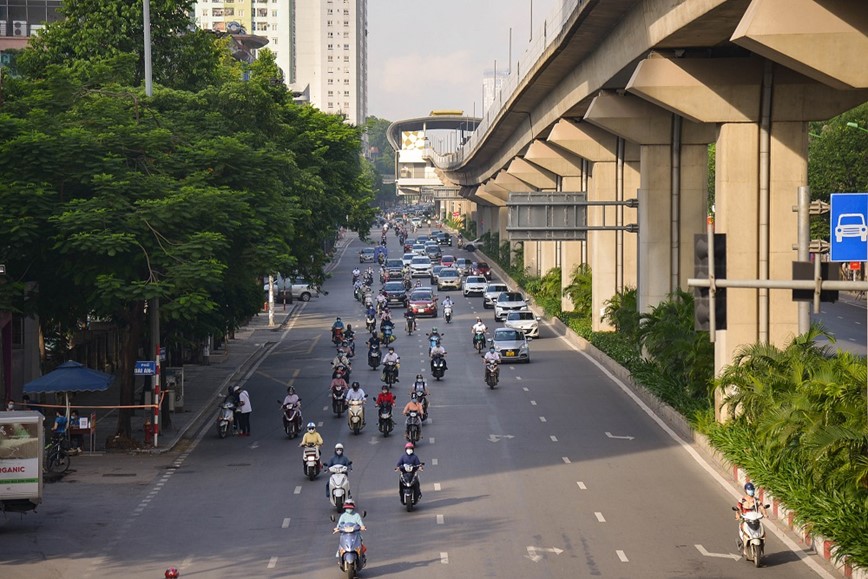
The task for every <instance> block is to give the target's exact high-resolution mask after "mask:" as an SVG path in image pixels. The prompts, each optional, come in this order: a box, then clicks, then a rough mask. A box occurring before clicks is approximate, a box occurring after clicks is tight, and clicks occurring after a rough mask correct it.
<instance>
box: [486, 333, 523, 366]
mask: <svg viewBox="0 0 868 579" xmlns="http://www.w3.org/2000/svg"><path fill="white" fill-rule="evenodd" d="M492 342H493V344H494V349H495V351H497V352H498V353H499V354H500V361H501V363H509V362H512V361H515V360H517V361H520V362H530V348H529V347H528V345H527V338H526V337H525V336H524V332H522V331H521V330H514V329H513V328H497V329H496V330H494V337H493V338H492Z"/></svg>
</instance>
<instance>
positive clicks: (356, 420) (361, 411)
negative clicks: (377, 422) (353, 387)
mask: <svg viewBox="0 0 868 579" xmlns="http://www.w3.org/2000/svg"><path fill="white" fill-rule="evenodd" d="M348 404H349V410H348V412H347V425H349V427H350V430H352V431H353V434H358V433H360V432H361V431H362V428H364V427H365V403H364V402H363V401H361V400H350V401H349V402H348Z"/></svg>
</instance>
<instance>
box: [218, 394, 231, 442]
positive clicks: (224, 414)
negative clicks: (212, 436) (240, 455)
mask: <svg viewBox="0 0 868 579" xmlns="http://www.w3.org/2000/svg"><path fill="white" fill-rule="evenodd" d="M234 420H235V404H233V403H232V402H231V401H229V400H224V401H223V402H222V403H221V404H220V409H219V410H218V411H217V436H219V437H220V438H226V435H227V434H229V429H230V428H232V423H233V421H234Z"/></svg>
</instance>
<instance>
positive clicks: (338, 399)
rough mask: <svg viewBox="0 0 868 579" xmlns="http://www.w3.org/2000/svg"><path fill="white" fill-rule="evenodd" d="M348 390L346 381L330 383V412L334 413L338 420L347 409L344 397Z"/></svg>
mask: <svg viewBox="0 0 868 579" xmlns="http://www.w3.org/2000/svg"><path fill="white" fill-rule="evenodd" d="M348 388H349V387H348V386H347V383H346V381H342V382H338V383H335V382H332V385H331V386H330V387H329V390H330V391H331V395H332V412H334V413H335V416H337V417H338V418H340V417H341V415H342V414H343V413H344V411H346V409H347V401H346V399H345V398H344V396H345V395H346V393H347V390H348Z"/></svg>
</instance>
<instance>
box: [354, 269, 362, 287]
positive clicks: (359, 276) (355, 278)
mask: <svg viewBox="0 0 868 579" xmlns="http://www.w3.org/2000/svg"><path fill="white" fill-rule="evenodd" d="M361 276H362V274H361V272H359V273H353V285H356V282H357V281H359V278H361Z"/></svg>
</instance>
